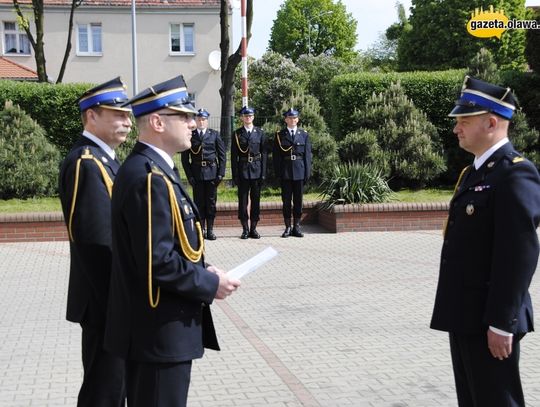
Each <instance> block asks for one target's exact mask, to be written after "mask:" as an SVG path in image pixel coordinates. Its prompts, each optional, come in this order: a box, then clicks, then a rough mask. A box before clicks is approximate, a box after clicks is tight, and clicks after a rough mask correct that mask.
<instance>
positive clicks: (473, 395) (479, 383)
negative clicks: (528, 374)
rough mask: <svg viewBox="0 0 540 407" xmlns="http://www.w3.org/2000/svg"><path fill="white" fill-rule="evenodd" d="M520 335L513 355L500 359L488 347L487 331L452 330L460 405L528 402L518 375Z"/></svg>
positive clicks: (518, 406)
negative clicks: (463, 331)
mask: <svg viewBox="0 0 540 407" xmlns="http://www.w3.org/2000/svg"><path fill="white" fill-rule="evenodd" d="M519 339H520V335H514V340H513V342H512V353H511V354H510V357H508V358H507V359H504V360H499V359H496V358H494V357H493V356H492V355H491V353H490V351H489V349H488V343H487V333H484V334H478V335H457V334H454V333H450V352H451V354H452V365H453V367H454V378H455V381H456V392H457V398H458V404H459V406H460V407H487V406H489V407H523V406H525V401H524V397H523V389H522V387H521V379H520V376H519Z"/></svg>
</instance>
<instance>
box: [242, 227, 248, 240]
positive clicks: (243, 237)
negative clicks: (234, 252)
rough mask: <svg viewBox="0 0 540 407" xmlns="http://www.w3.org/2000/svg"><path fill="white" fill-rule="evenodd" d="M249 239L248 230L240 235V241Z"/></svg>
mask: <svg viewBox="0 0 540 407" xmlns="http://www.w3.org/2000/svg"><path fill="white" fill-rule="evenodd" d="M248 237H249V230H247V229H244V230H243V231H242V234H241V235H240V239H247V238H248Z"/></svg>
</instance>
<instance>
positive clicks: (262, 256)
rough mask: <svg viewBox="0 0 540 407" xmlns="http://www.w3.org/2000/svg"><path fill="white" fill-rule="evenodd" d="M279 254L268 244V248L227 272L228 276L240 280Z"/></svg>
mask: <svg viewBox="0 0 540 407" xmlns="http://www.w3.org/2000/svg"><path fill="white" fill-rule="evenodd" d="M277 254H278V252H277V251H276V250H275V249H274V248H272V247H271V246H268V247H267V248H266V249H264V250H263V251H261V252H259V253H258V254H256V255H255V256H253V257H252V258H251V259H249V260H247V261H246V262H244V263H242V264H240V265H239V266H236V267H235V268H233V269H232V270H229V271H228V272H227V276H229V277H230V278H236V279H238V280H240V279H241V278H242V277H244V276H246V275H248V274H249V273H251V272H253V271H255V270H257V269H258V268H259V267H261V266H262V265H263V264H265V263H266V262H268V261H270V260H271V259H273V258H274V257H276V256H277Z"/></svg>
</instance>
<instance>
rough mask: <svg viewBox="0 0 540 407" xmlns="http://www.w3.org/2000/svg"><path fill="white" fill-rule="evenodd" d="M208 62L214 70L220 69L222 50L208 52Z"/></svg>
mask: <svg viewBox="0 0 540 407" xmlns="http://www.w3.org/2000/svg"><path fill="white" fill-rule="evenodd" d="M208 64H210V67H211V68H212V69H213V70H214V71H218V70H219V69H220V67H221V51H217V50H214V51H212V52H210V54H208Z"/></svg>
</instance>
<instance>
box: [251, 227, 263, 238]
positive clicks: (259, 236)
mask: <svg viewBox="0 0 540 407" xmlns="http://www.w3.org/2000/svg"><path fill="white" fill-rule="evenodd" d="M249 237H251V238H252V239H260V238H261V235H259V232H257V229H251V230H250V231H249Z"/></svg>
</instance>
